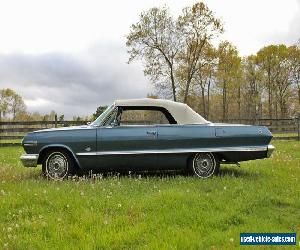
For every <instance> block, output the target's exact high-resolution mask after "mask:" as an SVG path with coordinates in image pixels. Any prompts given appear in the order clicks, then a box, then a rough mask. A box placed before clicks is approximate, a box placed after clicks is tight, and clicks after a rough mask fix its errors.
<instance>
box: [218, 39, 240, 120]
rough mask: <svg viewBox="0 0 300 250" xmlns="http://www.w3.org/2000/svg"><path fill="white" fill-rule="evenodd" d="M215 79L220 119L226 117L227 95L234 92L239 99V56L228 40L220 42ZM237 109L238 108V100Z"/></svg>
mask: <svg viewBox="0 0 300 250" xmlns="http://www.w3.org/2000/svg"><path fill="white" fill-rule="evenodd" d="M217 55H218V65H217V73H216V79H217V82H218V87H219V88H220V89H221V93H222V120H223V121H224V120H226V119H227V118H228V107H229V96H230V95H231V96H232V97H233V94H236V90H238V91H237V94H238V97H239V99H240V85H239V84H240V82H239V81H240V74H241V58H240V57H239V55H238V51H237V49H236V47H235V46H234V45H232V44H231V43H230V42H228V41H224V42H221V43H220V45H219V47H218V50H217ZM238 101H239V109H240V100H238ZM239 112H240V111H239Z"/></svg>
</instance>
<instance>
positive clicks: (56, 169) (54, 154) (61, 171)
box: [42, 149, 74, 180]
mask: <svg viewBox="0 0 300 250" xmlns="http://www.w3.org/2000/svg"><path fill="white" fill-rule="evenodd" d="M42 169H43V174H44V176H45V177H46V178H49V179H52V180H63V179H65V178H66V177H67V176H68V175H71V174H73V173H74V162H73V159H72V158H71V157H70V156H69V154H68V153H67V152H65V151H63V150H58V149H56V150H51V151H49V152H47V153H46V155H45V157H44V160H43V165H42Z"/></svg>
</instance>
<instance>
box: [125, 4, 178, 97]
mask: <svg viewBox="0 0 300 250" xmlns="http://www.w3.org/2000/svg"><path fill="white" fill-rule="evenodd" d="M126 45H127V47H128V48H129V50H128V53H129V54H130V58H129V62H131V61H133V60H134V59H142V60H143V61H144V63H145V65H144V73H145V75H148V76H150V79H151V80H152V82H153V83H154V84H156V83H158V84H159V83H163V84H171V89H172V95H173V100H174V101H176V82H175V76H174V74H175V64H176V62H175V57H176V55H177V53H178V50H179V37H178V32H177V29H176V25H175V23H174V21H173V19H172V17H171V16H170V13H169V10H168V8H166V7H164V8H161V9H159V8H152V9H150V10H149V11H146V12H143V13H142V14H141V15H140V19H139V22H138V23H136V24H133V25H131V29H130V33H129V35H128V36H127V43H126Z"/></svg>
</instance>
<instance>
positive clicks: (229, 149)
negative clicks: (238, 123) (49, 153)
mask: <svg viewBox="0 0 300 250" xmlns="http://www.w3.org/2000/svg"><path fill="white" fill-rule="evenodd" d="M267 150H268V146H249V147H222V148H187V149H177V148H175V149H161V150H153V149H149V150H122V151H98V152H84V153H77V154H76V155H78V156H88V155H90V156H92V155H93V156H96V155H130V154H176V153H200V152H203V153H204V152H205V153H207V152H239V151H241V152H261V151H267Z"/></svg>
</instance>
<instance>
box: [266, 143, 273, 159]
mask: <svg viewBox="0 0 300 250" xmlns="http://www.w3.org/2000/svg"><path fill="white" fill-rule="evenodd" d="M267 148H268V151H267V157H268V158H269V157H271V155H272V154H273V152H274V150H275V147H274V146H273V145H268V147H267Z"/></svg>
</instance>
